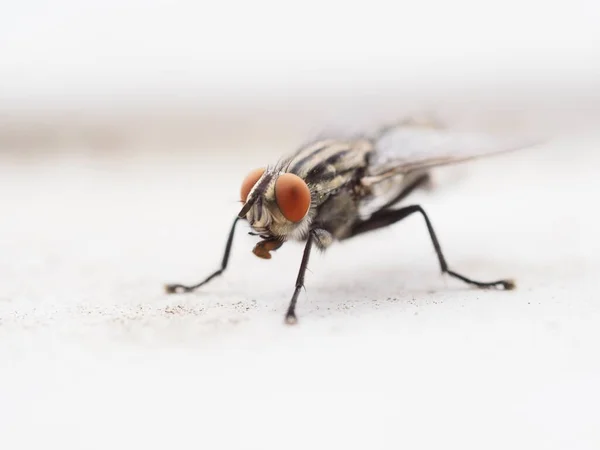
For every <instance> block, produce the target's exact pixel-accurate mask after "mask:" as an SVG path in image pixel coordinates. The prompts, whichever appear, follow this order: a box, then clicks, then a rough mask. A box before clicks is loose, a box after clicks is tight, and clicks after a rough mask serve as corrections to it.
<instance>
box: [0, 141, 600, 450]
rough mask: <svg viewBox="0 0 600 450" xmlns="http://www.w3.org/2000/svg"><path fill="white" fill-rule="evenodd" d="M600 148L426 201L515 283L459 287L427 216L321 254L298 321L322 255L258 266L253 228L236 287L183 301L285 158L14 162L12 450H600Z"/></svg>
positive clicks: (6, 179) (480, 267)
mask: <svg viewBox="0 0 600 450" xmlns="http://www.w3.org/2000/svg"><path fill="white" fill-rule="evenodd" d="M599 145H600V138H599V137H598V136H582V137H579V138H578V139H572V140H566V141H564V142H556V143H553V144H551V145H548V146H546V147H543V148H539V149H535V150H532V151H528V152H523V153H520V154H517V153H515V154H511V155H508V156H506V157H502V158H499V159H494V160H488V161H485V162H477V163H474V164H471V165H469V171H468V172H465V167H461V168H456V169H452V170H447V171H444V172H441V173H440V177H441V178H440V180H444V179H447V180H448V184H447V185H446V186H444V185H443V184H442V186H443V187H445V188H444V189H440V190H439V191H437V192H435V193H430V194H429V193H427V194H426V193H423V194H419V195H417V196H416V197H415V201H420V202H422V204H423V205H424V206H425V208H426V209H427V211H428V212H429V213H430V215H431V219H432V221H433V224H434V226H435V227H436V229H437V232H438V235H439V238H440V241H441V244H442V247H443V249H444V251H445V253H446V256H447V259H448V261H449V263H450V265H451V267H453V268H454V269H455V270H457V271H460V272H463V273H465V274H467V275H470V276H472V277H478V278H482V279H495V278H498V277H514V278H515V279H516V281H517V283H518V289H517V290H516V291H513V292H493V291H490V292H487V291H486V292H484V291H479V290H475V289H471V288H468V287H465V286H464V285H462V284H461V283H460V282H457V281H453V280H450V279H447V278H444V277H441V276H440V274H439V270H438V266H437V263H436V260H435V256H434V253H433V250H432V247H431V244H430V242H429V240H428V237H427V235H426V230H425V227H424V226H423V223H422V221H421V220H420V219H418V218H416V217H415V218H414V219H410V220H408V221H407V222H405V223H402V224H400V225H397V226H395V227H393V228H390V229H388V230H383V231H381V232H377V233H373V234H372V235H370V236H367V235H365V236H364V237H361V238H357V239H356V240H355V241H352V242H350V241H349V242H347V243H344V244H343V245H342V244H340V245H336V246H334V247H332V248H331V249H330V251H328V252H327V254H324V255H320V254H318V253H315V254H314V257H313V259H312V260H311V263H310V266H309V268H310V272H309V273H308V275H307V280H306V292H304V293H303V294H302V295H301V297H300V300H299V304H298V310H297V312H298V316H299V324H298V325H297V326H296V327H288V326H285V325H284V324H283V314H284V312H285V309H286V307H287V302H288V300H289V297H290V295H291V293H292V289H293V283H294V280H295V277H296V274H297V269H298V265H299V263H300V257H301V252H302V248H301V247H300V246H299V245H297V244H288V245H286V246H284V247H283V248H282V249H281V250H279V251H278V252H277V253H276V254H275V255H274V257H273V259H272V260H270V261H264V260H259V259H258V258H256V257H255V256H253V255H252V253H251V249H252V247H253V244H254V242H255V241H254V239H253V238H252V237H250V236H248V235H246V233H245V231H247V230H244V229H243V227H240V231H241V232H240V233H239V234H238V235H237V237H236V240H235V243H234V249H233V256H232V259H231V262H230V267H229V269H228V271H227V273H226V275H224V276H223V277H221V278H220V279H217V280H215V281H214V282H212V284H210V285H209V286H207V287H206V289H204V290H203V291H202V292H198V293H195V294H190V295H183V296H167V295H165V294H163V292H162V285H163V284H164V283H166V282H193V281H196V280H197V279H199V278H201V277H203V276H205V275H207V274H208V273H210V272H211V271H212V270H214V269H215V268H216V267H217V266H218V264H219V262H220V259H221V252H222V249H223V246H224V244H225V238H226V235H227V231H228V229H229V226H230V224H231V220H232V219H233V217H234V215H235V214H236V213H237V211H238V208H239V204H238V203H236V200H237V198H236V196H237V192H238V186H239V183H240V182H241V179H242V177H243V176H244V175H245V173H246V171H247V170H248V169H250V168H252V167H254V166H256V165H262V164H265V163H267V162H271V161H270V160H268V157H267V156H270V155H273V154H276V152H275V151H273V152H270V153H269V152H265V157H264V158H263V157H262V156H261V154H260V153H252V152H251V151H249V153H248V154H245V155H244V157H243V158H241V157H237V155H235V154H232V153H227V152H225V151H220V149H214V150H215V151H214V152H211V153H210V157H206V156H202V155H200V156H196V157H191V156H190V155H187V156H186V155H179V154H177V153H174V154H172V155H170V156H169V155H164V156H162V157H160V158H159V157H157V156H148V157H146V158H141V157H135V158H134V157H132V158H123V159H119V158H116V157H115V158H108V159H96V160H90V159H85V158H82V157H74V156H73V157H69V156H65V157H62V158H59V159H53V160H47V161H39V162H36V161H19V160H15V159H10V160H9V159H2V160H1V161H0V205H2V211H3V213H2V215H1V216H0V441H1V442H2V445H1V446H2V448H5V449H10V450H12V449H21V448H39V447H40V446H42V445H43V446H52V447H54V446H56V448H68V449H71V448H72V449H82V448H86V449H91V448H108V447H110V448H127V449H131V448H159V447H160V448H194V449H198V448H206V449H216V448H244V449H246V448H252V449H267V448H273V449H281V448H348V447H350V448H411V449H415V448H434V447H433V446H434V445H435V448H441V447H443V448H461V449H465V448H469V449H471V448H472V449H481V448H485V449H495V448H498V449H500V448H503V449H504V448H522V449H534V448H535V449H570V450H573V449H597V448H599V447H600V431H599V430H600V427H599V426H598V424H599V423H600V406H599V405H600V387H599V386H600V385H599V383H598V380H599V379H600V356H599V355H600V351H599V350H600V344H599V343H600V297H599V295H598V288H599V287H600V277H599V274H600V256H599V255H600V252H598V250H599V248H600V239H599V238H598V233H597V229H598V227H597V223H598V221H597V217H598V216H597V211H596V208H597V206H596V205H597V204H598V192H599V189H600V181H599V177H598V172H597V171H598V167H599V163H600V154H599V152H598V151H597V148H598V146H599ZM267 153H268V155H267ZM251 155H252V156H254V155H256V156H255V158H256V159H255V160H254V161H253V160H252V156H251ZM231 156H233V157H235V160H236V161H237V162H236V163H234V164H231V163H227V162H226V159H227V158H229V157H231ZM266 159H267V160H266ZM455 175H461V177H458V176H455ZM244 226H245V225H244Z"/></svg>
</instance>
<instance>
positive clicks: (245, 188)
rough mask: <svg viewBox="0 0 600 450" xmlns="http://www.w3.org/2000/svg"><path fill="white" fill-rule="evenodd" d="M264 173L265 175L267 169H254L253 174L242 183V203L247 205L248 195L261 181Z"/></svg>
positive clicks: (247, 176)
mask: <svg viewBox="0 0 600 450" xmlns="http://www.w3.org/2000/svg"><path fill="white" fill-rule="evenodd" d="M263 173H265V169H263V168H260V169H254V170H253V171H252V172H250V173H249V174H248V175H246V178H244V181H243V182H242V189H241V191H240V197H241V199H242V202H244V203H246V200H248V194H249V193H250V191H251V190H252V188H253V187H254V185H255V184H256V183H257V182H258V180H260V177H262V175H263Z"/></svg>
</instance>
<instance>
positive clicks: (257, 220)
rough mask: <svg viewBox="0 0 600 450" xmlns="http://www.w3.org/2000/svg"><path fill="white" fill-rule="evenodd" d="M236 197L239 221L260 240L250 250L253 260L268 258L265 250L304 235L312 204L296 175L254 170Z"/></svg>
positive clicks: (309, 193) (306, 187) (306, 189)
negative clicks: (247, 226) (260, 238)
mask: <svg viewBox="0 0 600 450" xmlns="http://www.w3.org/2000/svg"><path fill="white" fill-rule="evenodd" d="M240 195H241V200H242V202H243V203H244V207H243V208H242V210H241V211H240V212H239V214H238V215H239V217H240V218H245V219H246V220H247V221H248V223H249V224H250V226H251V227H252V229H253V230H254V232H255V233H256V234H258V235H260V236H261V237H262V238H263V239H264V240H263V241H262V242H261V243H259V244H258V245H257V247H256V248H255V250H254V253H255V254H256V255H257V256H259V257H263V258H269V257H270V254H269V250H275V249H276V248H277V247H278V246H280V245H281V244H282V243H283V242H284V241H286V240H288V239H296V238H300V237H302V236H304V235H306V233H308V231H309V227H310V222H311V219H312V214H311V211H312V210H313V209H314V208H313V204H314V202H313V201H312V193H311V190H310V188H309V187H308V185H307V184H306V183H305V182H304V180H303V179H302V178H300V177H298V176H297V175H295V174H292V173H286V172H282V171H281V170H280V169H278V168H266V169H264V168H261V169H255V170H253V171H252V172H250V173H249V174H248V175H247V176H246V178H245V179H244V181H243V183H242V187H241V191H240ZM278 243H279V245H278Z"/></svg>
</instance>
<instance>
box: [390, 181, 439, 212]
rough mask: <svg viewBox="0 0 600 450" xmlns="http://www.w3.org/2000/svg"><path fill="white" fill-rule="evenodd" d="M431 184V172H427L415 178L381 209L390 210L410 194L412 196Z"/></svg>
mask: <svg viewBox="0 0 600 450" xmlns="http://www.w3.org/2000/svg"><path fill="white" fill-rule="evenodd" d="M428 183H431V175H430V174H429V172H425V173H423V174H421V175H419V176H417V177H416V178H415V180H414V181H413V182H412V183H409V184H408V185H407V186H406V187H405V188H404V189H403V190H402V191H401V192H400V193H399V194H398V195H397V196H396V197H394V198H393V199H391V200H390V201H388V202H387V203H386V204H385V205H383V206H382V207H381V209H385V208H389V207H390V206H392V205H395V204H396V203H400V202H401V201H402V200H404V199H405V198H406V197H408V196H409V195H410V194H412V193H413V192H414V191H415V190H416V189H419V188H421V187H424V186H425V185H426V184H428Z"/></svg>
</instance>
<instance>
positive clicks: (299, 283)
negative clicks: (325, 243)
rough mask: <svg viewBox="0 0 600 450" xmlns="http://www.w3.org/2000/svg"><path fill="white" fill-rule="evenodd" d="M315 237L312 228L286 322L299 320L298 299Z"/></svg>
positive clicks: (292, 322)
mask: <svg viewBox="0 0 600 450" xmlns="http://www.w3.org/2000/svg"><path fill="white" fill-rule="evenodd" d="M314 239H315V231H314V230H311V232H310V233H309V235H308V238H307V239H306V245H305V247H304V254H303V255H302V262H301V263H300V270H299V271H298V278H297V279H296V288H295V289H294V295H292V300H291V301H290V306H289V307H288V310H287V313H286V315H285V322H286V323H288V324H290V325H292V324H295V323H297V322H298V319H297V318H296V301H297V300H298V295H300V289H302V288H303V287H304V274H305V273H306V267H307V266H308V259H309V258H310V250H311V249H312V245H313V241H314Z"/></svg>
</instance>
